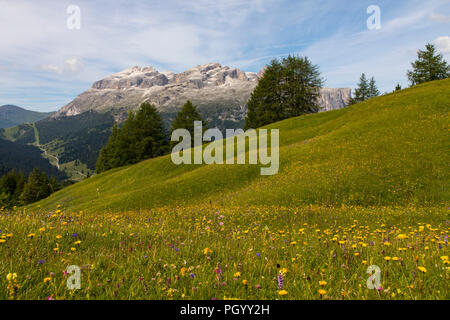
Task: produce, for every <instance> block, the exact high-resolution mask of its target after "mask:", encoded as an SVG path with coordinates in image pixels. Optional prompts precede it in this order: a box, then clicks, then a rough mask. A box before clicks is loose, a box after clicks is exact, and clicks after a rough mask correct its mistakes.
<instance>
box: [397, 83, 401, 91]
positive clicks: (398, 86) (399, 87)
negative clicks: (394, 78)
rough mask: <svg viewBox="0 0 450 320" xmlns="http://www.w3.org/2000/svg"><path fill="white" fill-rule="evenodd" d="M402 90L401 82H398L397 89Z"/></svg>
mask: <svg viewBox="0 0 450 320" xmlns="http://www.w3.org/2000/svg"><path fill="white" fill-rule="evenodd" d="M400 90H402V86H401V85H400V83H397V86H396V87H395V91H400Z"/></svg>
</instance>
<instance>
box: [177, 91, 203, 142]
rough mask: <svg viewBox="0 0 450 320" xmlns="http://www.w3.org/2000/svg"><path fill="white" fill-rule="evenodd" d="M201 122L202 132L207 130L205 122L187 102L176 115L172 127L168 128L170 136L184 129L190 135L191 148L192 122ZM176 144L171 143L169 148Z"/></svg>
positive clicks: (192, 136)
mask: <svg viewBox="0 0 450 320" xmlns="http://www.w3.org/2000/svg"><path fill="white" fill-rule="evenodd" d="M195 121H201V122H202V129H203V132H204V131H206V130H207V129H208V124H207V122H206V121H203V119H202V116H201V115H200V113H199V112H198V110H197V108H196V107H195V106H194V105H193V104H192V102H191V101H189V100H188V101H187V102H186V103H185V104H184V106H183V107H182V108H181V110H180V111H179V112H178V113H177V115H176V117H175V119H174V120H173V122H172V126H171V128H170V134H171V135H172V132H174V131H175V130H177V129H186V130H188V131H189V133H190V134H191V146H194V122H195ZM177 143H178V142H171V143H170V146H171V148H172V147H173V146H174V144H177Z"/></svg>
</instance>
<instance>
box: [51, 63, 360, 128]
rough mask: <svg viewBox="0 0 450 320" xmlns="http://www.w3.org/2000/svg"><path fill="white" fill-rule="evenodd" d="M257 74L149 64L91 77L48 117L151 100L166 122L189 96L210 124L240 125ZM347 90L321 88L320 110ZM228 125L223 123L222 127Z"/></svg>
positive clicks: (122, 108)
mask: <svg viewBox="0 0 450 320" xmlns="http://www.w3.org/2000/svg"><path fill="white" fill-rule="evenodd" d="M263 71H264V68H263V69H262V70H261V71H260V72H258V73H254V72H244V71H242V70H240V69H238V68H230V67H228V66H222V65H220V64H219V63H208V64H205V65H199V66H196V67H192V68H190V69H188V70H186V71H184V72H181V73H174V72H171V71H166V72H159V71H158V70H156V69H155V68H154V67H151V66H150V67H139V66H134V67H132V68H129V69H126V70H123V71H121V72H118V73H115V74H112V75H110V76H108V77H106V78H104V79H101V80H98V81H95V82H94V83H93V85H92V86H91V88H89V89H88V90H86V91H85V92H83V93H81V94H80V95H78V96H77V97H76V98H75V99H74V100H73V101H71V102H70V103H69V104H67V105H65V106H64V107H62V108H61V109H60V110H59V111H58V112H56V113H55V114H54V115H53V116H52V117H53V118H59V117H63V116H73V115H78V114H81V113H83V112H86V111H91V110H93V111H96V112H106V111H113V112H115V113H116V117H117V118H118V119H123V118H124V117H125V116H124V115H123V114H124V113H127V112H128V111H129V110H136V109H137V108H138V107H139V105H140V104H141V103H142V102H150V103H152V104H154V105H155V106H156V107H157V109H158V110H159V111H160V112H161V113H163V117H164V115H165V118H167V122H170V121H171V120H173V117H174V115H175V114H176V112H177V111H178V109H179V108H181V106H182V105H183V104H184V103H185V102H186V101H187V100H191V101H192V102H193V103H194V104H195V105H196V106H197V107H198V109H199V110H200V112H201V113H202V115H203V116H204V117H205V118H206V120H208V121H209V122H210V123H211V124H212V125H216V126H218V127H221V128H222V129H223V128H224V127H227V126H228V127H229V126H230V125H231V126H232V127H239V126H241V125H242V123H243V121H244V119H245V117H246V114H247V106H246V104H247V101H248V100H249V98H250V96H251V93H252V92H253V90H254V88H255V87H256V85H257V84H258V81H259V79H260V78H261V77H262V75H263V73H264V72H263ZM350 96H351V89H350V88H338V89H334V88H324V89H322V91H321V96H320V98H319V104H320V106H321V107H322V108H323V110H322V111H329V110H335V109H341V108H343V107H345V106H346V105H347V103H348V101H349V99H350ZM226 124H227V125H226Z"/></svg>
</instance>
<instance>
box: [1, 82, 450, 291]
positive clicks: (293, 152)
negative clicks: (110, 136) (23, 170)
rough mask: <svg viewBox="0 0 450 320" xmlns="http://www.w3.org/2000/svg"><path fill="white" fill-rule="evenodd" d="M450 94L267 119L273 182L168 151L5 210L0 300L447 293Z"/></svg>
mask: <svg viewBox="0 0 450 320" xmlns="http://www.w3.org/2000/svg"><path fill="white" fill-rule="evenodd" d="M449 101H450V80H448V79H447V80H442V81H435V82H430V83H425V84H422V85H418V86H415V87H413V88H410V89H406V90H401V91H398V92H395V93H393V94H389V95H384V96H380V97H376V98H372V99H370V100H367V101H365V102H362V103H359V104H356V105H353V106H351V107H348V108H345V109H342V110H337V111H332V112H326V113H320V114H313V115H306V116H302V117H298V118H292V119H287V120H284V121H282V122H278V123H275V124H271V125H269V126H267V127H265V128H268V129H279V130H280V171H279V173H278V174H277V175H275V176H270V177H264V176H261V175H260V166H259V165H257V166H252V165H211V166H207V165H181V166H175V165H174V164H173V163H172V162H171V160H170V155H168V156H164V157H159V158H155V159H150V160H147V161H144V162H141V163H138V164H135V165H132V166H127V167H122V168H117V169H113V170H111V171H108V172H105V173H102V174H99V175H96V176H94V177H91V178H89V179H86V180H83V181H82V182H80V183H77V184H75V185H72V186H70V187H67V188H65V189H63V190H60V191H58V192H56V193H54V194H53V195H51V196H50V197H49V198H47V199H45V200H43V201H41V202H38V203H37V204H34V205H31V206H28V207H27V208H15V209H13V210H8V211H7V210H3V211H2V212H1V213H0V230H1V231H0V255H1V256H2V257H3V258H2V259H0V299H7V298H10V299H213V298H216V299H449V298H450V296H449V290H448V283H449V276H450V274H449V270H450V269H449V260H448V233H449V209H448V208H449V205H450V203H449V201H448V200H449V181H450V177H449V172H450V170H449V165H448V164H449V163H450V159H449V152H448V150H449V149H448V147H449V139H448V125H449V117H448V116H449ZM70 265H78V266H80V267H81V268H82V280H81V281H82V288H81V290H68V289H67V288H66V280H67V278H68V276H69V275H67V274H66V273H65V270H66V269H67V267H68V266H70ZM371 265H377V266H379V268H380V270H381V274H380V276H381V282H380V284H379V286H377V288H376V289H373V290H370V289H368V287H367V284H366V282H367V278H368V277H369V274H367V268H368V267H369V266H371Z"/></svg>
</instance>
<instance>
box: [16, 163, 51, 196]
mask: <svg viewBox="0 0 450 320" xmlns="http://www.w3.org/2000/svg"><path fill="white" fill-rule="evenodd" d="M51 193H52V192H51V187H50V182H49V180H48V177H47V175H46V174H45V173H44V172H42V171H41V170H40V169H38V168H35V169H33V171H32V172H31V173H30V175H29V176H28V181H27V183H26V184H25V186H24V188H23V192H22V195H21V197H20V199H21V202H22V203H23V204H29V203H33V202H36V201H39V200H41V199H44V198H47V197H48V196H49V195H50V194H51Z"/></svg>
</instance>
